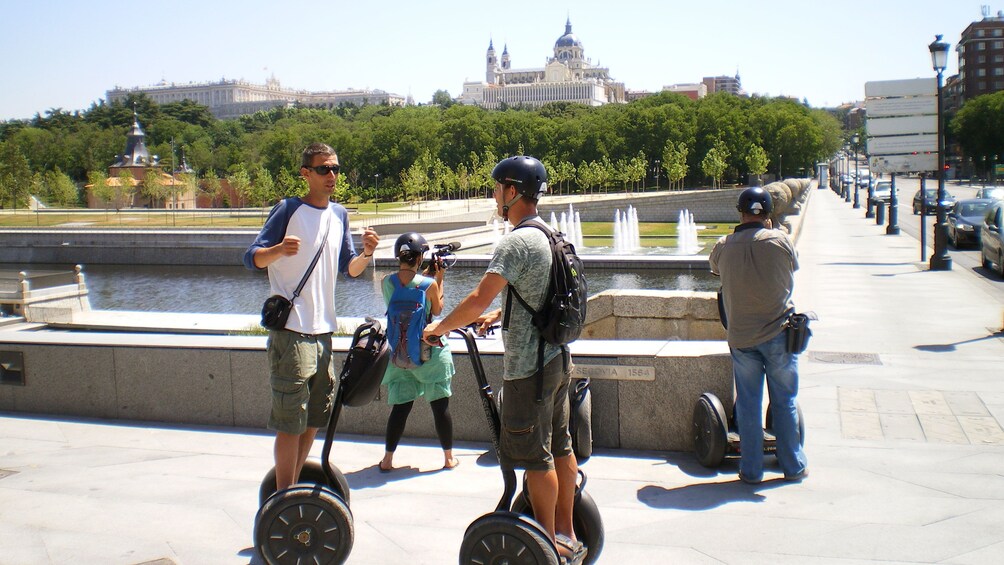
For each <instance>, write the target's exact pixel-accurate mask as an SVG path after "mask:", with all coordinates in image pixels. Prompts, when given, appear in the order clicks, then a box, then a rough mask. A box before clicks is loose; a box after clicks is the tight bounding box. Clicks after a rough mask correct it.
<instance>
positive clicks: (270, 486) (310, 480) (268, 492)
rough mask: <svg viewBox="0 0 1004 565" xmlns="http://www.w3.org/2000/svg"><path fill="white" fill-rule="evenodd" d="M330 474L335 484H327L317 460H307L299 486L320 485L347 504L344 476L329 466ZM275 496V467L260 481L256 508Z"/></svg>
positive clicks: (347, 490)
mask: <svg viewBox="0 0 1004 565" xmlns="http://www.w3.org/2000/svg"><path fill="white" fill-rule="evenodd" d="M331 470H332V472H334V474H335V484H333V485H331V484H328V478H327V477H325V476H324V470H323V469H321V462H320V461H318V460H317V459H307V461H306V462H304V464H303V469H302V470H301V471H300V481H299V484H311V485H322V486H326V487H328V488H329V489H331V490H333V491H335V493H336V494H337V495H338V496H340V497H341V498H342V500H344V501H345V504H346V505H348V504H349V481H348V480H346V479H345V475H343V474H342V472H341V471H340V470H339V469H338V467H335V466H334V465H332V466H331ZM273 494H275V467H272V468H271V469H269V471H268V473H266V474H265V478H264V479H262V480H261V486H260V487H259V488H258V506H259V507H260V506H262V505H264V504H265V501H266V500H268V497H270V496H272V495H273Z"/></svg>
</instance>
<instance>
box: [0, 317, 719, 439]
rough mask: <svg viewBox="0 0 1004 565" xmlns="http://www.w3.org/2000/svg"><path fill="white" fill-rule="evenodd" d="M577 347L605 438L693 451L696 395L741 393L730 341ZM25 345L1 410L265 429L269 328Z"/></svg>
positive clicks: (462, 434) (482, 429)
mask: <svg viewBox="0 0 1004 565" xmlns="http://www.w3.org/2000/svg"><path fill="white" fill-rule="evenodd" d="M348 345H349V339H348V338H336V339H335V349H336V359H335V363H336V365H337V366H338V367H340V366H341V364H342V362H343V360H344V355H345V351H346V349H347V347H348ZM451 347H452V348H453V351H454V357H455V362H456V366H457V373H456V375H455V376H454V378H453V392H454V396H453V397H452V398H451V400H450V410H451V412H452V413H453V420H454V429H455V437H456V439H457V440H459V441H465V440H468V441H487V440H488V431H487V430H488V425H487V421H486V418H485V415H484V412H483V411H482V408H481V403H480V400H479V399H478V392H477V387H476V385H475V380H474V377H473V372H472V370H471V365H470V362H469V360H468V358H467V356H466V347H465V344H464V343H463V341H462V340H459V339H451ZM479 348H480V349H481V351H482V360H483V362H484V365H485V370H486V372H487V374H488V375H489V380H490V382H491V384H492V386H493V387H496V389H497V387H499V386H500V384H501V382H500V380H499V376H498V375H501V372H502V355H501V352H502V348H501V343H500V342H499V341H498V340H495V339H492V340H484V341H481V342H480V344H479ZM572 353H573V355H574V357H575V363H576V365H577V369H576V371H577V373H578V374H579V375H581V374H588V375H589V376H590V378H591V379H592V385H591V389H592V402H593V411H592V415H593V437H594V443H595V445H596V446H597V447H601V448H629V449H654V450H677V451H687V450H691V449H692V448H693V446H692V441H693V440H692V437H691V434H692V432H691V418H692V414H693V409H694V403H695V402H696V400H697V398H698V396H699V395H700V394H701V393H702V392H705V391H711V392H714V393H715V394H716V395H717V396H718V397H719V398H722V399H723V402H725V403H729V402H731V399H732V398H733V395H732V379H731V358H730V357H729V352H728V347H727V346H726V345H725V343H724V342H721V341H688V342H683V341H663V340H647V341H614V340H609V341H607V340H579V341H577V342H575V343H574V344H572ZM18 354H19V355H20V357H21V358H22V359H23V363H21V365H20V366H21V368H22V369H23V385H22V384H6V381H4V384H0V411H11V412H22V413H32V414H48V415H55V416H71V417H92V418H110V419H125V420H139V421H155V422H167V423H179V424H198V425H209V426H236V427H243V428H259V429H260V428H264V426H265V423H266V420H267V417H268V411H269V406H270V396H269V389H268V368H267V361H266V355H265V338H264V337H243V336H241V337H238V336H207V335H166V334H129V333H118V334H113V333H97V332H67V333H58V334H57V333H48V332H16V331H2V330H0V355H2V356H15V355H18ZM418 404H420V405H422V404H425V403H424V402H421V401H420V402H419V403H418ZM389 414H390V407H389V406H388V405H387V403H386V395H385V393H383V392H382V394H381V398H380V399H378V400H377V401H376V402H373V403H372V404H369V405H367V406H364V407H360V408H346V409H345V410H344V412H343V415H342V418H341V420H340V422H339V424H338V432H339V433H353V434H364V435H369V436H374V437H375V438H382V437H383V434H384V430H385V427H386V423H387V418H388V416H389ZM405 433H406V436H407V437H419V438H430V439H431V438H435V437H436V433H435V429H434V426H433V422H432V417H431V412H430V410H428V409H427V408H425V407H423V406H419V407H418V408H417V409H415V410H414V411H413V413H412V417H411V418H410V419H409V421H408V427H407V429H406V431H405ZM376 441H380V440H376Z"/></svg>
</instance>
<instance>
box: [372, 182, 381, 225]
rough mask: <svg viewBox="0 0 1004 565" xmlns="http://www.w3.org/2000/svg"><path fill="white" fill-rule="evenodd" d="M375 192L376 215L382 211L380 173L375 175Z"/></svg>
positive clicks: (374, 212)
mask: <svg viewBox="0 0 1004 565" xmlns="http://www.w3.org/2000/svg"><path fill="white" fill-rule="evenodd" d="M373 192H374V193H375V194H374V205H373V214H374V215H376V214H379V213H380V173H376V174H374V175H373Z"/></svg>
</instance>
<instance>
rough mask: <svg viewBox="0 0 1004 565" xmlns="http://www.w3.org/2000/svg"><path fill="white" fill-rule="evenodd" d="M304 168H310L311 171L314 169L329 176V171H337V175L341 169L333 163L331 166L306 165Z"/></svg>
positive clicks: (322, 174)
mask: <svg viewBox="0 0 1004 565" xmlns="http://www.w3.org/2000/svg"><path fill="white" fill-rule="evenodd" d="M304 168H305V169H310V170H311V171H314V172H315V173H317V174H319V175H321V176H322V177H326V176H328V173H335V174H336V175H337V174H338V171H340V170H341V167H339V166H338V165H331V166H330V167H329V166H328V165H318V166H316V167H304Z"/></svg>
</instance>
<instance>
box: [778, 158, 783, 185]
mask: <svg viewBox="0 0 1004 565" xmlns="http://www.w3.org/2000/svg"><path fill="white" fill-rule="evenodd" d="M781 157H784V155H781V154H780V153H778V154H777V180H784V177H782V176H781Z"/></svg>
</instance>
